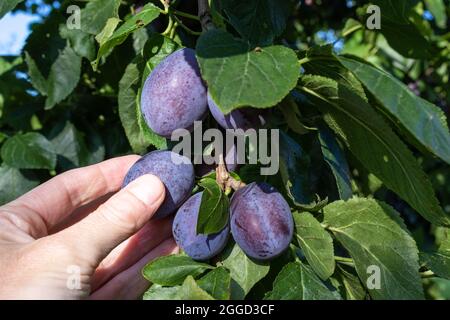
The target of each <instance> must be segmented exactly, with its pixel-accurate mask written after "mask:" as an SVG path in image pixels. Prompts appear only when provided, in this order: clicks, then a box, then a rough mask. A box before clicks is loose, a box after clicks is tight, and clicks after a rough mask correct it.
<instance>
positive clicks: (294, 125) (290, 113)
mask: <svg viewBox="0 0 450 320" xmlns="http://www.w3.org/2000/svg"><path fill="white" fill-rule="evenodd" d="M280 111H281V112H282V113H283V117H284V120H285V121H286V123H287V125H288V126H289V129H291V130H292V131H294V132H295V133H298V134H307V133H309V132H310V131H309V130H310V129H309V128H308V127H306V126H305V125H304V124H303V123H302V122H301V120H300V118H301V114H300V110H299V109H298V105H297V104H296V103H295V101H294V100H293V99H291V98H290V97H288V98H286V99H284V101H283V103H282V104H281V107H280Z"/></svg>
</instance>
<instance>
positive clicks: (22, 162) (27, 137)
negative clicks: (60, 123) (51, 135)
mask: <svg viewBox="0 0 450 320" xmlns="http://www.w3.org/2000/svg"><path fill="white" fill-rule="evenodd" d="M1 156H2V158H3V161H4V162H5V164H7V165H8V166H10V167H13V168H18V169H49V170H52V169H54V168H55V165H56V154H55V152H54V150H53V146H52V144H51V143H50V142H49V141H48V140H47V139H46V138H45V137H44V136H43V135H41V134H39V133H36V132H29V133H25V134H16V135H15V136H13V137H11V138H9V139H8V140H6V142H5V143H4V144H3V146H2V149H1Z"/></svg>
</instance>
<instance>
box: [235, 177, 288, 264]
mask: <svg viewBox="0 0 450 320" xmlns="http://www.w3.org/2000/svg"><path fill="white" fill-rule="evenodd" d="M230 210H231V222H230V225H231V233H232V235H233V238H234V240H235V241H236V243H237V244H238V245H239V247H241V249H242V250H243V251H244V252H245V253H246V254H247V255H248V256H249V257H251V258H253V259H256V260H270V259H273V258H275V257H277V256H279V255H280V254H281V253H282V252H283V251H284V250H286V248H287V247H288V246H289V243H290V242H291V240H292V236H293V233H294V222H293V218H292V213H291V210H290V208H289V205H288V203H287V202H286V200H285V199H284V198H283V196H282V195H281V194H280V193H279V192H278V191H277V190H276V189H275V188H274V187H272V186H270V185H268V184H266V183H251V184H249V185H247V186H245V187H244V188H242V189H239V190H238V191H236V193H235V194H234V195H233V197H232V199H231V207H230Z"/></svg>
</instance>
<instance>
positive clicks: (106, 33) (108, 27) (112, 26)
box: [95, 17, 122, 46]
mask: <svg viewBox="0 0 450 320" xmlns="http://www.w3.org/2000/svg"><path fill="white" fill-rule="evenodd" d="M120 21H122V20H120V19H119V18H115V17H112V18H109V19H108V20H107V21H106V24H105V26H104V27H103V30H102V31H101V32H100V33H99V34H97V35H96V36H95V40H97V42H98V43H99V44H100V46H102V45H103V44H104V43H106V41H108V39H109V38H110V37H111V36H112V35H113V33H114V30H116V27H117V26H118V25H119V23H120Z"/></svg>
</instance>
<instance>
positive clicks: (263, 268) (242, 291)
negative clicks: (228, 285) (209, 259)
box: [221, 244, 270, 299]
mask: <svg viewBox="0 0 450 320" xmlns="http://www.w3.org/2000/svg"><path fill="white" fill-rule="evenodd" d="M222 257H223V259H221V260H222V263H223V266H224V267H225V268H227V269H228V270H230V275H231V278H232V279H233V280H234V283H232V290H234V293H233V292H232V298H233V299H244V298H245V296H246V295H247V293H249V292H250V289H251V288H253V286H254V285H255V284H256V283H257V282H258V281H259V280H261V279H262V278H264V277H265V276H266V275H267V273H268V272H269V269H270V266H269V264H268V263H266V262H257V261H253V260H251V259H250V258H248V257H247V256H246V254H245V253H244V252H243V251H242V250H241V248H239V246H238V245H237V244H234V245H233V246H229V247H228V248H227V249H226V250H225V252H224V253H223V255H222Z"/></svg>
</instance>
